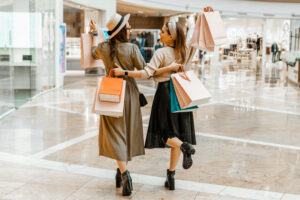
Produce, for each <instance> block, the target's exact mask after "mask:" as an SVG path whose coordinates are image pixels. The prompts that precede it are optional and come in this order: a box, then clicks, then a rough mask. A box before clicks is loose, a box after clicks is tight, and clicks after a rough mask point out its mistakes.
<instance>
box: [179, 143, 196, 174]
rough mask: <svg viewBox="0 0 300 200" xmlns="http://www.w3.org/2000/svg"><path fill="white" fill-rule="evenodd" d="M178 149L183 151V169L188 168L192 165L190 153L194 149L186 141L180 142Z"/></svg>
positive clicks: (193, 152)
mask: <svg viewBox="0 0 300 200" xmlns="http://www.w3.org/2000/svg"><path fill="white" fill-rule="evenodd" d="M180 150H181V151H182V153H183V161H182V167H183V168H184V169H188V168H190V167H191V166H192V165H193V159H192V155H193V154H195V152H196V150H195V148H194V147H193V146H192V145H191V144H190V143H187V142H183V143H182V144H181V146H180Z"/></svg>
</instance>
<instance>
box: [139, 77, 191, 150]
mask: <svg viewBox="0 0 300 200" xmlns="http://www.w3.org/2000/svg"><path fill="white" fill-rule="evenodd" d="M173 137H177V138H179V139H180V140H181V141H183V142H188V143H190V144H193V145H195V144H196V137H195V128H194V118H193V113H192V112H182V113H171V100H170V81H166V82H160V83H158V87H157V90H156V93H155V96H154V100H153V104H152V109H151V116H150V122H149V126H148V131H147V137H146V143H145V148H164V147H166V146H167V145H166V141H167V140H168V138H173Z"/></svg>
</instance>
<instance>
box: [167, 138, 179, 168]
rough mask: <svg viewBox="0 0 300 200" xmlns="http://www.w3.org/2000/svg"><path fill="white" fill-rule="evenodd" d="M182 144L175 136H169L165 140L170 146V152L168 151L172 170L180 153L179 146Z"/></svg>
mask: <svg viewBox="0 0 300 200" xmlns="http://www.w3.org/2000/svg"><path fill="white" fill-rule="evenodd" d="M181 144H182V141H181V140H179V139H178V138H177V137H175V138H169V139H168V140H167V145H169V146H171V147H172V148H171V153H170V168H169V170H170V171H174V170H175V168H176V165H177V163H178V160H179V157H180V154H181V150H180V146H181Z"/></svg>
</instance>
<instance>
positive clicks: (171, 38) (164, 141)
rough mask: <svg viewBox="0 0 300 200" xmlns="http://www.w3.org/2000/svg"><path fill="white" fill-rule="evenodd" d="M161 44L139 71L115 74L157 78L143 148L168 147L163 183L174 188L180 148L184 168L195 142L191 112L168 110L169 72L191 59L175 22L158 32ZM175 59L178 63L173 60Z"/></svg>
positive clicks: (189, 164)
mask: <svg viewBox="0 0 300 200" xmlns="http://www.w3.org/2000/svg"><path fill="white" fill-rule="evenodd" d="M160 37H161V42H163V43H164V47H163V48H161V49H158V50H157V51H156V52H155V53H154V55H153V57H152V59H151V61H150V63H149V64H148V65H147V66H146V67H145V68H144V70H139V71H127V70H125V71H124V70H123V69H120V68H118V69H116V70H115V72H114V73H115V75H117V76H123V75H125V76H129V77H135V78H150V77H153V79H154V81H156V82H158V87H157V90H156V93H155V96H154V100H153V105H152V109H151V116H150V122H149V127H148V131H147V138H146V143H145V148H165V147H167V146H170V147H171V155H170V166H169V169H168V170H167V180H166V182H165V187H167V188H169V189H170V190H174V189H175V180H174V175H175V168H176V165H177V163H178V160H179V157H180V154H181V152H182V153H183V163H182V165H183V168H184V169H188V168H190V167H191V166H192V164H193V160H192V156H191V155H192V154H194V153H195V149H194V147H193V146H192V144H193V145H195V144H196V137H195V129H194V119H193V113H192V112H185V113H184V112H182V113H171V105H170V76H171V74H172V73H174V71H177V70H178V68H179V65H184V64H186V63H187V60H188V59H190V55H188V54H187V47H186V36H185V33H184V31H183V28H182V27H181V25H180V24H179V23H177V22H167V23H166V24H165V25H164V26H163V27H162V30H161V33H160ZM176 63H177V64H176Z"/></svg>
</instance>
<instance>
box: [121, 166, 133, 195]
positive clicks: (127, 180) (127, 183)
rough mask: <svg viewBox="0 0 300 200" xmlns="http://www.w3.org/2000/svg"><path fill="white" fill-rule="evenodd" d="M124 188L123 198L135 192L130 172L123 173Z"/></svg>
mask: <svg viewBox="0 0 300 200" xmlns="http://www.w3.org/2000/svg"><path fill="white" fill-rule="evenodd" d="M122 186H123V191H122V195H123V196H129V195H131V192H132V190H133V187H132V179H131V176H130V173H129V171H127V170H126V171H125V172H124V173H122Z"/></svg>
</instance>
